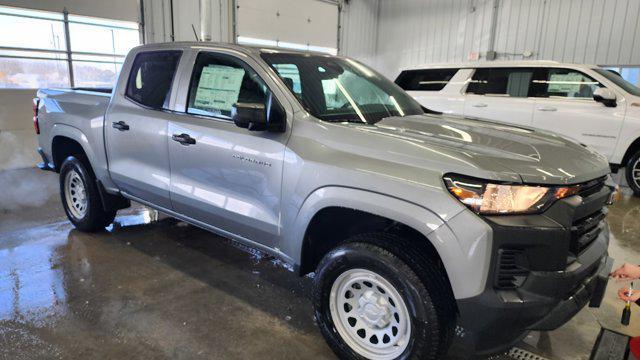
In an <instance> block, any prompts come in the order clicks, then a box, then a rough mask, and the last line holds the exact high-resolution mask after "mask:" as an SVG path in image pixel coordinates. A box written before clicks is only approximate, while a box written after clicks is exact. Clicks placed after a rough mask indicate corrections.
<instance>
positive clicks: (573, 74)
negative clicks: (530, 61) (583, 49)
mask: <svg viewBox="0 0 640 360" xmlns="http://www.w3.org/2000/svg"><path fill="white" fill-rule="evenodd" d="M536 78H537V79H536V80H535V82H534V87H533V92H534V96H535V99H536V101H535V109H534V115H533V126H535V127H538V128H541V129H546V130H551V131H555V132H558V133H560V134H564V135H566V136H568V137H571V138H574V139H576V140H578V141H580V142H581V143H583V144H587V145H589V146H591V147H593V148H594V149H596V150H597V151H598V152H599V153H601V154H603V155H605V156H606V157H607V158H609V159H610V158H611V157H612V155H613V152H614V149H615V145H616V142H617V139H618V134H619V133H620V128H621V126H622V122H623V120H624V115H625V111H624V108H623V107H606V106H605V105H603V104H602V103H600V102H597V101H595V100H593V91H594V90H595V89H597V88H599V87H603V86H604V85H602V84H601V83H600V82H598V81H597V80H595V79H593V78H592V77H591V76H589V75H587V74H585V73H583V72H581V71H579V70H575V69H566V68H549V69H543V70H542V73H541V74H540V76H536Z"/></svg>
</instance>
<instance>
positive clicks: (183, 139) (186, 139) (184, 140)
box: [171, 133, 196, 146]
mask: <svg viewBox="0 0 640 360" xmlns="http://www.w3.org/2000/svg"><path fill="white" fill-rule="evenodd" d="M171 140H173V141H177V142H179V143H180V144H182V145H185V146H188V145H195V144H196V139H194V138H192V137H191V136H189V134H184V133H182V134H173V136H171Z"/></svg>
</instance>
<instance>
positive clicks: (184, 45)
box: [133, 41, 333, 56]
mask: <svg viewBox="0 0 640 360" xmlns="http://www.w3.org/2000/svg"><path fill="white" fill-rule="evenodd" d="M194 48H196V49H203V48H204V49H211V50H214V49H221V48H222V49H230V50H235V51H238V52H242V53H245V54H252V55H260V54H261V53H265V52H269V53H283V54H315V55H324V56H333V55H330V54H327V53H323V52H316V51H303V50H295V49H286V48H280V47H269V46H253V45H240V44H231V43H223V42H212V41H175V42H165V43H154V44H145V45H140V46H137V47H135V48H133V50H136V51H145V50H167V49H175V50H179V49H194Z"/></svg>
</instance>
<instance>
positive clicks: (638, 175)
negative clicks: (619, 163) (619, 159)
mask: <svg viewBox="0 0 640 360" xmlns="http://www.w3.org/2000/svg"><path fill="white" fill-rule="evenodd" d="M625 173H626V177H627V184H629V187H630V188H631V190H633V193H634V194H635V195H636V196H640V151H637V152H636V153H635V154H633V155H632V156H631V158H630V159H629V161H628V162H627V164H626V169H625Z"/></svg>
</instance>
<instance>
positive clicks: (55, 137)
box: [51, 124, 95, 173]
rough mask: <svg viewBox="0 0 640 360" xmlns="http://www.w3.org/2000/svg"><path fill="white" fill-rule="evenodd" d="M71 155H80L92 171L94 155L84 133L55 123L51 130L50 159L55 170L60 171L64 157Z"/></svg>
mask: <svg viewBox="0 0 640 360" xmlns="http://www.w3.org/2000/svg"><path fill="white" fill-rule="evenodd" d="M72 155H73V156H78V157H80V160H82V161H83V162H85V165H86V166H87V167H88V168H89V169H90V171H92V172H94V169H93V166H92V164H94V159H95V155H94V153H93V150H92V149H91V146H90V144H89V140H88V139H87V137H86V136H85V134H84V133H82V132H81V131H80V130H78V129H77V128H74V127H72V126H68V125H62V124H55V125H54V126H53V129H52V132H51V161H53V165H54V168H55V170H56V172H60V166H62V162H64V159H66V158H67V157H68V156H72ZM94 173H95V172H94Z"/></svg>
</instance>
